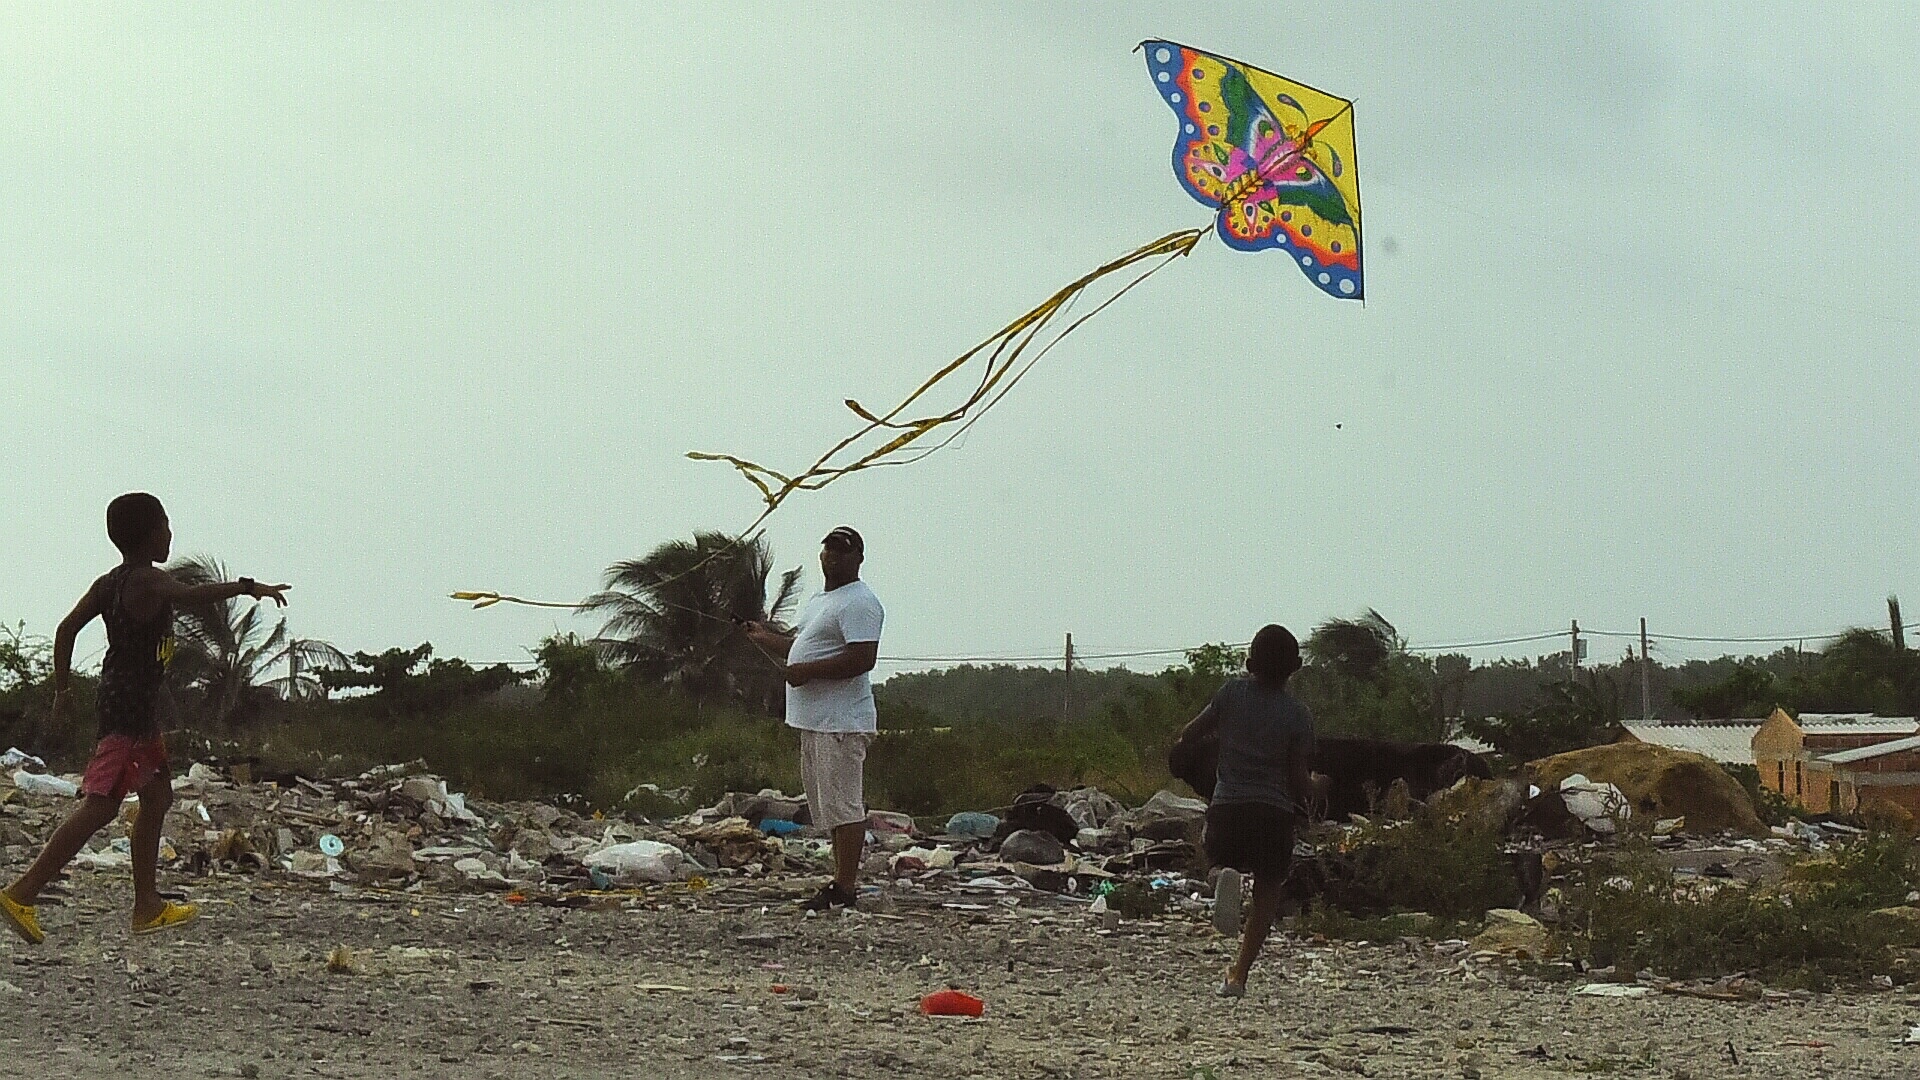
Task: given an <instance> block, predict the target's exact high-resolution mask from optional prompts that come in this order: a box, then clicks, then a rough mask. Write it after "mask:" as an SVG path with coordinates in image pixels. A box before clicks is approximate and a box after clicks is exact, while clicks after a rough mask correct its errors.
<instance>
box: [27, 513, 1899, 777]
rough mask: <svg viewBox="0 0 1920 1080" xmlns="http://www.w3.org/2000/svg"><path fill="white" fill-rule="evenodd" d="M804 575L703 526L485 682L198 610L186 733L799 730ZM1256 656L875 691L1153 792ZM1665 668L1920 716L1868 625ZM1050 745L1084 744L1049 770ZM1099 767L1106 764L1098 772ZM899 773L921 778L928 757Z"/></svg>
mask: <svg viewBox="0 0 1920 1080" xmlns="http://www.w3.org/2000/svg"><path fill="white" fill-rule="evenodd" d="M168 570H169V571H170V572H172V573H174V574H175V575H177V576H179V577H180V578H181V579H182V580H184V581H187V582H190V583H195V582H202V581H217V580H224V579H225V577H226V575H225V571H224V568H223V567H222V566H221V565H220V564H219V563H218V562H217V561H215V560H212V559H207V558H193V559H186V560H181V561H179V562H176V563H175V564H172V565H170V566H169V567H168ZM801 577H802V575H801V571H800V570H799V569H798V568H795V569H790V570H786V571H782V572H775V570H774V561H773V557H772V553H771V551H770V550H769V548H768V546H767V544H766V542H765V541H764V540H763V539H759V538H755V539H753V540H750V541H746V542H736V541H735V540H734V539H732V538H730V537H727V536H725V535H724V534H720V533H713V532H703V533H697V534H695V535H694V536H693V537H692V539H691V540H674V541H670V542H667V543H664V544H661V545H659V546H657V547H655V548H654V549H653V550H652V551H651V552H649V553H648V554H647V555H645V556H644V557H641V558H638V559H632V560H626V561H622V562H619V563H616V564H614V565H613V566H611V567H609V568H608V569H607V572H606V574H605V576H604V579H603V582H602V588H601V590H600V591H598V592H596V593H595V594H594V595H592V596H591V597H590V598H589V599H588V600H587V601H586V604H585V610H587V611H588V612H590V613H592V614H595V615H598V616H599V617H600V618H601V619H602V626H601V629H600V632H599V633H598V634H597V635H594V636H592V637H588V638H581V637H577V636H574V635H556V636H553V637H549V638H547V639H546V640H544V641H542V642H541V643H540V644H539V646H538V647H537V649H535V650H534V660H535V663H534V664H533V665H532V666H531V667H530V668H528V669H518V668H515V667H512V666H508V665H484V666H474V665H471V664H468V663H467V662H466V661H464V660H461V659H458V658H453V657H440V656H436V655H435V654H434V650H433V646H432V645H431V644H430V643H425V642H423V643H420V644H418V645H415V646H412V647H406V648H402V647H396V648H389V649H386V650H384V651H381V652H377V653H369V652H353V653H347V652H345V651H343V650H341V649H338V648H336V647H334V646H333V645H331V644H328V643H326V642H322V641H315V640H310V639H304V638H298V637H295V636H293V635H292V634H291V633H290V632H289V630H288V627H287V624H286V621H285V620H284V619H280V620H277V621H269V619H268V617H267V609H265V608H262V607H260V606H257V605H254V604H249V603H244V602H242V601H240V600H232V601H224V602H220V603H215V604H209V605H202V606H199V607H195V608H189V609H182V610H180V611H179V612H178V613H177V616H176V625H175V638H176V642H177V646H176V650H175V654H174V660H173V662H172V664H171V665H170V667H169V670H168V681H169V684H170V688H171V690H172V694H171V697H172V699H173V701H174V705H175V709H176V718H175V726H177V727H182V728H186V729H189V730H192V731H196V732H211V733H220V734H221V735H223V736H231V735H232V734H233V733H235V732H240V731H246V730H251V729H270V728H272V727H274V726H275V725H276V724H284V723H288V722H294V721H297V720H299V719H301V718H306V719H309V720H310V719H311V718H313V717H314V716H316V715H319V714H321V713H331V714H338V715H339V716H342V717H348V718H365V719H367V720H368V721H370V722H377V723H385V724H400V725H403V726H405V725H412V726H416V727H419V726H426V727H430V726H431V725H432V722H434V721H435V720H436V718H442V717H446V716H449V715H451V714H454V713H462V715H467V714H470V713H471V711H472V709H473V708H474V707H476V706H477V705H479V704H481V703H487V705H488V707H489V708H500V709H509V710H518V712H519V713H523V714H525V715H527V716H529V717H532V718H533V720H534V722H540V721H541V720H542V719H544V721H546V722H550V723H551V725H552V726H553V727H554V728H555V729H556V730H573V731H576V733H577V732H581V731H584V730H586V729H585V728H584V727H582V726H581V725H582V724H584V723H585V719H584V718H586V717H589V716H591V717H595V718H597V719H595V720H594V721H593V722H594V723H602V724H614V725H625V726H627V727H630V728H632V729H633V730H634V731H635V732H637V733H640V734H642V735H643V734H644V733H645V732H646V731H649V730H655V729H658V730H659V731H667V730H668V729H669V728H671V729H672V730H673V731H681V732H684V731H686V730H690V729H691V728H693V727H698V726H699V725H700V724H702V723H703V720H704V718H707V717H713V718H720V717H723V716H724V717H727V718H732V719H733V720H738V719H740V718H751V717H761V718H768V717H777V716H778V715H779V714H780V712H781V709H782V705H783V703H784V690H783V683H782V680H781V674H780V669H779V665H778V663H777V661H775V660H774V659H773V658H771V657H769V656H767V655H766V654H764V653H762V652H760V651H759V650H758V649H757V648H755V647H754V646H753V645H752V643H751V642H749V641H748V640H747V638H746V636H745V635H744V634H743V633H741V632H740V629H739V623H740V622H742V621H746V620H753V619H767V620H770V621H772V622H774V623H775V624H777V625H785V623H786V622H787V621H788V620H790V619H791V618H792V616H793V612H794V609H795V606H796V602H797V600H798V598H799V593H800V584H801ZM1302 656H1303V661H1304V664H1305V666H1304V667H1303V669H1302V671H1301V672H1300V674H1299V675H1298V676H1297V677H1296V679H1295V682H1294V690H1295V693H1296V694H1297V695H1298V696H1299V697H1300V698H1301V699H1302V700H1303V701H1305V702H1306V704H1307V705H1308V706H1309V707H1310V708H1311V709H1312V710H1313V712H1314V715H1315V717H1316V721H1317V724H1318V726H1319V727H1320V728H1321V729H1322V730H1324V731H1327V732H1332V733H1342V734H1356V735H1368V736H1376V737H1382V738H1392V739H1400V740H1410V741H1428V740H1440V739H1446V738H1451V737H1454V736H1457V735H1461V734H1467V735H1472V736H1474V737H1476V738H1480V739H1483V740H1485V741H1486V742H1488V743H1490V744H1491V745H1493V746H1494V747H1495V748H1496V749H1498V750H1499V751H1501V752H1503V753H1506V754H1509V755H1511V756H1513V757H1515V758H1518V759H1523V760H1524V759H1530V758H1533V757H1537V756H1541V755H1543V754H1546V753H1553V752H1557V751H1559V750H1564V749H1571V748H1575V747H1579V746H1585V745H1592V744H1595V743H1599V742H1604V741H1609V740H1611V739H1612V738H1614V737H1617V735H1618V731H1619V726H1620V725H1621V724H1623V723H1625V722H1627V721H1629V720H1631V719H1635V718H1638V717H1639V716H1640V679H1641V676H1642V668H1641V665H1640V662H1639V661H1638V659H1636V658H1634V657H1632V656H1631V655H1629V656H1627V657H1625V658H1623V659H1622V660H1620V661H1617V662H1613V663H1598V664H1588V665H1584V666H1583V667H1581V668H1580V669H1578V670H1577V671H1575V670H1574V669H1573V668H1572V665H1571V664H1570V663H1569V662H1568V657H1567V654H1566V653H1564V652H1563V653H1560V654H1557V655H1549V656H1543V657H1538V658H1535V659H1528V660H1496V661H1493V662H1491V663H1483V664H1475V663H1473V662H1472V661H1471V660H1470V659H1469V658H1468V657H1466V656H1464V655H1442V656H1425V655H1421V654H1418V653H1414V652H1412V651H1411V650H1409V649H1408V647H1407V642H1406V640H1405V638H1404V637H1403V636H1402V635H1401V634H1400V633H1399V631H1398V630H1397V629H1396V628H1395V627H1394V625H1393V624H1392V623H1391V622H1390V621H1389V620H1388V619H1387V618H1386V617H1385V616H1383V615H1382V614H1381V613H1379V612H1377V611H1373V610H1370V609H1369V610H1365V611H1362V612H1361V613H1360V614H1358V615H1356V616H1352V617H1334V618H1329V619H1326V620H1324V621H1322V622H1320V623H1319V624H1317V625H1315V626H1313V627H1312V628H1311V630H1310V631H1309V632H1308V633H1307V634H1306V636H1305V638H1304V640H1303V642H1302ZM1243 660H1244V657H1243V656H1241V655H1240V654H1239V653H1238V651H1237V650H1235V649H1233V648H1232V647H1229V646H1226V645H1210V646H1204V647H1202V648H1200V649H1196V650H1193V651H1192V652H1190V653H1189V654H1188V655H1187V656H1186V657H1185V662H1184V663H1181V664H1176V665H1172V666H1170V667H1168V668H1166V669H1164V670H1162V671H1159V672H1153V673H1145V672H1134V671H1129V670H1126V669H1124V668H1114V669H1108V670H1105V671H1076V672H1074V674H1073V684H1072V688H1071V693H1070V694H1069V692H1068V686H1067V684H1066V681H1065V679H1066V677H1065V674H1064V673H1063V672H1062V671H1060V670H1059V669H1057V668H1051V669H1050V668H1041V667H1018V666H1012V665H986V666H977V665H965V666H960V667H956V668H949V669H946V670H941V671H929V672H917V673H908V674H902V675H896V676H894V677H893V678H891V679H889V680H887V681H885V682H884V683H882V684H881V685H880V686H879V688H878V689H877V691H876V697H877V699H878V701H879V703H880V706H881V711H882V725H883V727H887V728H890V729H893V730H898V731H906V732H920V733H923V734H922V735H921V736H920V737H921V738H922V740H923V745H925V742H924V740H927V739H933V738H935V735H934V734H932V733H934V732H936V731H937V730H938V729H942V728H944V727H946V726H949V725H954V724H958V725H963V726H968V725H971V726H977V727H983V729H984V728H986V727H991V728H993V729H995V730H997V731H1000V732H1002V735H1003V736H1004V737H1006V738H1012V739H1016V740H1020V741H1024V742H1025V743H1026V744H1028V746H1029V747H1030V748H1032V749H1033V752H1034V754H1037V755H1040V757H1039V758H1035V762H1036V763H1034V764H1033V765H1032V768H1033V769H1034V770H1036V771H1039V772H1047V773H1048V775H1064V774H1070V773H1072V772H1073V771H1074V770H1076V769H1080V770H1082V771H1084V770H1085V769H1087V768H1094V769H1095V771H1098V770H1099V769H1105V770H1108V771H1110V772H1113V773H1116V774H1117V773H1129V774H1130V775H1133V776H1134V778H1135V780H1136V781H1137V782H1141V783H1145V782H1148V778H1149V777H1150V775H1152V774H1154V772H1155V770H1156V769H1158V768H1159V765H1158V763H1157V762H1156V761H1155V760H1154V755H1155V754H1156V753H1162V752H1163V751H1164V745H1165V744H1166V743H1168V742H1170V741H1171V737H1172V733H1174V732H1176V731H1177V730H1178V728H1179V726H1180V725H1182V724H1184V723H1185V722H1186V720H1188V719H1191V717H1192V716H1193V714H1194V713H1196V712H1197V711H1198V710H1199V708H1200V707H1201V706H1203V705H1204V704H1205V701H1206V699H1207V697H1208V696H1210V695H1211V694H1212V692H1213V691H1214V689H1216V688H1217V687H1218V685H1219V683H1220V681H1221V680H1223V679H1225V678H1227V677H1229V676H1230V675H1231V674H1233V673H1234V672H1235V671H1237V670H1239V668H1240V665H1241V663H1242V662H1243ZM1647 673H1648V675H1649V677H1650V682H1651V684H1652V689H1653V697H1654V702H1655V708H1656V712H1658V713H1660V714H1662V715H1666V716H1668V717H1678V716H1692V717H1698V718H1704V719H1713V718H1727V717H1733V716H1764V715H1766V714H1767V713H1768V712H1770V711H1771V710H1772V708H1773V707H1774V706H1776V705H1780V706H1785V707H1787V708H1788V709H1789V710H1793V711H1798V710H1810V711H1833V712H1843V711H1857V712H1881V713H1890V714H1902V715H1914V714H1916V713H1920V659H1916V654H1915V653H1914V652H1912V651H1910V650H1908V649H1907V648H1906V647H1905V643H1904V642H1903V641H1896V640H1894V639H1893V638H1892V636H1891V635H1889V634H1887V633H1884V632H1878V631H1873V630H1867V629H1857V630H1853V631H1850V632H1848V633H1847V634H1845V635H1843V636H1841V637H1840V638H1838V639H1836V640H1835V641H1833V642H1832V643H1831V644H1830V645H1829V646H1828V647H1827V648H1825V649H1824V650H1822V651H1820V652H1816V653H1805V652H1800V651H1798V650H1781V651H1779V652H1776V653H1774V654H1772V655H1770V656H1765V657H1741V658H1734V657H1722V658H1719V659H1716V660H1712V661H1689V662H1687V663H1685V664H1679V665H1665V664H1659V663H1657V662H1656V663H1653V664H1650V665H1648V667H1647ZM50 675H51V662H50V649H49V647H48V643H47V642H46V641H45V640H44V639H41V638H37V637H35V636H33V635H30V634H28V633H27V632H26V630H25V628H24V626H20V625H16V626H14V627H11V628H9V627H3V626H0V739H4V740H6V741H8V742H11V743H17V744H19V745H22V746H25V747H28V748H30V749H35V750H36V752H41V753H51V754H53V755H55V756H63V757H70V756H74V755H80V756H83V755H84V751H85V749H86V745H87V743H88V742H89V740H90V738H91V734H92V732H91V722H90V719H88V717H89V713H90V710H89V709H87V708H84V707H83V708H80V709H76V710H75V711H74V713H73V714H72V715H73V717H74V719H73V720H72V721H71V724H70V728H69V730H66V731H52V730H49V729H48V727H47V724H46V718H47V705H48V702H49V699H50V687H49V685H48V684H49V681H50ZM76 683H77V685H76V687H75V689H76V691H77V693H78V696H79V697H80V698H82V699H83V700H82V704H83V705H84V704H85V701H84V699H85V698H86V697H87V696H88V694H89V693H90V690H91V685H90V682H89V680H87V679H86V678H85V677H84V676H77V678H76ZM463 710H465V711H466V712H464V713H463V712H462V711H463ZM667 714H671V715H672V717H673V720H672V722H671V724H666V725H665V726H664V727H663V726H662V723H664V722H656V720H657V718H658V717H659V716H664V715H667ZM729 722H731V721H729ZM369 730H375V729H372V728H369ZM940 737H945V736H940ZM262 741H264V740H262ZM1049 746H1051V747H1053V748H1054V749H1056V750H1057V749H1060V748H1061V747H1076V748H1078V749H1075V750H1072V751H1071V752H1069V751H1066V750H1061V753H1062V754H1064V755H1065V756H1060V757H1056V758H1053V759H1046V760H1045V761H1041V760H1040V758H1044V756H1045V754H1044V753H1043V751H1046V752H1051V751H1047V747H1049ZM503 752H504V751H503ZM877 753H878V754H880V756H882V757H884V756H885V755H886V754H888V753H892V751H891V750H880V751H877ZM1075 754H1079V755H1080V756H1079V757H1075V756H1074V755H1075ZM706 757H707V758H708V760H712V758H713V754H712V753H708V754H707V755H706ZM1095 761H1098V762H1099V763H1100V764H1099V765H1098V766H1097V767H1096V766H1094V765H1092V764H1090V763H1092V762H1095ZM898 764H899V766H900V769H901V770H903V771H904V772H912V771H913V768H914V766H912V763H911V762H906V761H902V762H900V763H898ZM950 765H951V762H950V760H949V761H948V762H945V763H932V764H929V766H928V767H927V768H926V769H925V770H924V771H925V773H926V777H925V778H924V784H923V786H925V787H927V789H928V790H929V791H931V790H932V788H933V787H937V786H938V783H937V781H938V779H939V776H938V774H939V771H940V768H942V767H950ZM742 767H743V768H745V766H742ZM1050 770H1051V771H1050ZM904 772H903V775H904ZM903 782H905V781H903ZM932 799H933V796H931V795H928V796H927V797H926V798H923V799H920V800H919V801H920V802H922V803H925V802H928V801H930V800H932Z"/></svg>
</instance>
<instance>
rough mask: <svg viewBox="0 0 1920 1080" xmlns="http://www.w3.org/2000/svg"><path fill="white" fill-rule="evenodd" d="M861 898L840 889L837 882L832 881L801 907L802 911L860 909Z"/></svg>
mask: <svg viewBox="0 0 1920 1080" xmlns="http://www.w3.org/2000/svg"><path fill="white" fill-rule="evenodd" d="M859 906H860V899H859V897H856V896H854V895H853V894H852V893H850V892H848V891H847V890H845V889H843V888H841V887H840V883H839V882H837V881H830V882H828V883H827V884H825V885H822V886H821V887H820V891H819V892H817V893H814V894H813V898H812V899H810V900H807V901H806V902H805V903H802V904H801V905H800V910H801V911H827V910H830V909H832V908H837V907H843V908H858V907H859Z"/></svg>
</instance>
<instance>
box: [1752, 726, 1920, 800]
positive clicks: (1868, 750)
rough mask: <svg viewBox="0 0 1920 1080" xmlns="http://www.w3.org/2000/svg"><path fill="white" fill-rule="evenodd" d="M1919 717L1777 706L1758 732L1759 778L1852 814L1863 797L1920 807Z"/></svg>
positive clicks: (1786, 793)
mask: <svg viewBox="0 0 1920 1080" xmlns="http://www.w3.org/2000/svg"><path fill="white" fill-rule="evenodd" d="M1916 735H1920V722H1916V721H1915V720H1914V718H1913V717H1893V716H1867V715H1864V714H1856V713H1801V714H1800V718H1799V719H1798V720H1795V719H1794V718H1793V717H1791V716H1788V715H1787V713H1786V710H1784V709H1775V710H1774V711H1773V715H1772V716H1769V717H1768V718H1767V719H1766V722H1765V723H1762V724H1761V725H1760V727H1759V728H1758V729H1757V730H1755V731H1754V733H1753V739H1752V747H1753V763H1754V766H1755V767H1756V768H1758V769H1759V771H1760V782H1761V784H1763V785H1765V786H1766V787H1769V788H1771V789H1773V790H1774V791H1777V792H1779V793H1780V794H1781V795H1784V796H1786V797H1787V798H1789V799H1791V800H1793V801H1794V802H1796V803H1798V804H1800V805H1801V806H1803V807H1805V808H1806V809H1808V810H1811V811H1813V812H1814V813H1836V814H1848V813H1853V812H1855V811H1857V810H1859V809H1860V807H1861V805H1862V802H1861V800H1862V798H1863V797H1864V798H1866V799H1867V801H1868V802H1872V801H1873V799H1876V798H1886V799H1889V800H1891V801H1894V802H1898V803H1899V804H1900V805H1902V806H1905V807H1907V808H1908V809H1909V810H1911V811H1915V812H1920V738H1916V737H1915V736H1916Z"/></svg>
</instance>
